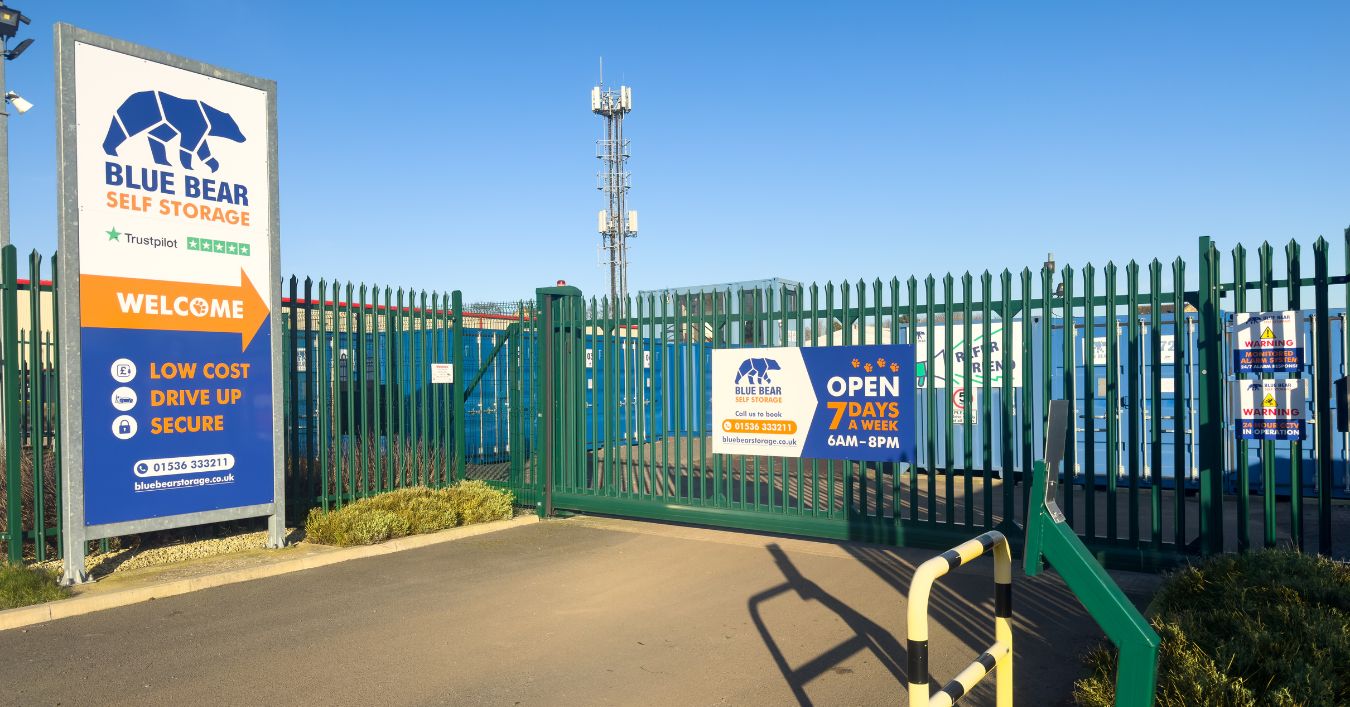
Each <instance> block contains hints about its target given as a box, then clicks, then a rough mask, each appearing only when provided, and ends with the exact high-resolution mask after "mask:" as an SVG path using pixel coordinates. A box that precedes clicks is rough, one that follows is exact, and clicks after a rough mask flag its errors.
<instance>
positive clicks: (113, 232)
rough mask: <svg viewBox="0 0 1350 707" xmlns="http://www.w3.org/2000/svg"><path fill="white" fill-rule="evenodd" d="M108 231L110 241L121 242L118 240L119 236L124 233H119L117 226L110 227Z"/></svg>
mask: <svg viewBox="0 0 1350 707" xmlns="http://www.w3.org/2000/svg"><path fill="white" fill-rule="evenodd" d="M107 233H108V240H110V241H117V242H118V243H121V241H120V240H118V238H117V237H118V236H120V235H122V234H120V233H118V232H117V229H116V228H110V229H108V232H107Z"/></svg>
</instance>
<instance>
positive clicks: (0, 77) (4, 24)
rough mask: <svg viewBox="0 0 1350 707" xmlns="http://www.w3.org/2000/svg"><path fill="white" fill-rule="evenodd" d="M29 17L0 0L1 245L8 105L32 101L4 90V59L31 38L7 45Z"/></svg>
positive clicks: (0, 239)
mask: <svg viewBox="0 0 1350 707" xmlns="http://www.w3.org/2000/svg"><path fill="white" fill-rule="evenodd" d="M29 22H31V20H29V19H28V17H27V16H26V15H24V14H23V13H22V12H19V11H18V10H15V9H14V8H12V7H5V3H4V0H0V50H2V51H3V55H4V56H3V58H0V93H3V94H4V96H5V100H4V103H0V247H3V246H7V245H9V241H10V239H9V106H10V104H13V105H14V109H15V110H17V111H19V112H20V113H27V112H28V109H29V108H32V107H33V104H32V103H29V102H28V101H25V100H24V99H23V98H22V97H20V96H19V94H17V93H15V92H13V91H7V90H5V62H8V61H13V60H14V59H17V58H18V57H19V55H20V54H22V53H23V52H24V50H25V49H27V48H28V47H29V46H30V45H32V44H33V40H32V38H31V37H30V38H29V39H25V40H23V41H22V42H19V44H18V46H16V47H14V48H13V49H10V48H9V40H11V39H13V38H14V35H16V34H18V33H19V25H21V24H24V25H26V24H28V23H29Z"/></svg>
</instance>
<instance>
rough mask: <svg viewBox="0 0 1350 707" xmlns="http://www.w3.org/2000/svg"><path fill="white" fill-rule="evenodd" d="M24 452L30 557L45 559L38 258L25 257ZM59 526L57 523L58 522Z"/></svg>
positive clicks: (43, 382)
mask: <svg viewBox="0 0 1350 707" xmlns="http://www.w3.org/2000/svg"><path fill="white" fill-rule="evenodd" d="M28 331H29V337H28V344H29V349H28V370H29V371H30V373H29V376H28V420H29V425H28V448H29V451H30V453H31V454H32V460H33V555H34V559H36V560H37V561H38V562H43V561H45V560H46V559H47V522H46V501H47V494H46V489H47V485H46V483H45V478H44V477H45V476H46V463H45V461H46V460H45V459H44V450H43V437H44V434H43V419H42V404H43V402H44V401H45V400H46V399H47V396H46V370H45V368H44V366H43V365H42V353H43V352H42V343H43V341H42V334H41V332H42V256H41V255H39V254H38V252H37V251H36V250H34V251H32V252H31V253H29V255H28ZM58 522H59V521H58Z"/></svg>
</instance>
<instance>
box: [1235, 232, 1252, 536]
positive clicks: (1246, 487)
mask: <svg viewBox="0 0 1350 707" xmlns="http://www.w3.org/2000/svg"><path fill="white" fill-rule="evenodd" d="M1233 311H1235V312H1245V311H1247V250H1246V249H1245V248H1243V247H1242V245H1241V244H1239V245H1237V246H1235V247H1234V248H1233ZM1250 468H1251V461H1250V447H1249V445H1248V442H1247V440H1245V439H1240V440H1238V443H1237V478H1238V482H1237V502H1238V506H1237V514H1238V516H1237V534H1238V552H1246V551H1247V550H1249V549H1250V548H1251V542H1252V537H1251V527H1250V521H1249V519H1250V517H1251V502H1252V501H1251V497H1252V486H1251V472H1250Z"/></svg>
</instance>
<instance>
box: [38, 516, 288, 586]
mask: <svg viewBox="0 0 1350 707" xmlns="http://www.w3.org/2000/svg"><path fill="white" fill-rule="evenodd" d="M295 532H296V531H295V529H292V528H287V529H286V534H287V535H288V536H291V537H293V536H294V534H295ZM266 545H267V532H266V531H259V532H253V533H239V534H238V535H228V536H225V537H222V538H208V539H205V540H192V541H188V542H181V543H174V544H172V545H161V546H157V547H140V546H135V547H126V548H120V549H115V550H109V551H108V552H95V553H93V554H90V555H88V556H86V557H85V558H84V569H85V571H87V572H89V573H90V575H91V576H93V577H106V576H108V575H110V574H116V573H118V572H126V571H128V570H134V569H140V568H143V567H159V566H162V565H171V564H174V563H178V562H185V561H187V560H196V559H200V558H203V557H216V556H219V555H228V554H231V553H235V552H243V551H246V550H260V549H262V548H264V547H266ZM38 567H43V568H45V569H48V570H50V571H53V572H57V573H60V572H61V569H62V566H61V560H59V559H58V560H48V561H47V562H43V563H41V564H39V565H38Z"/></svg>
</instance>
